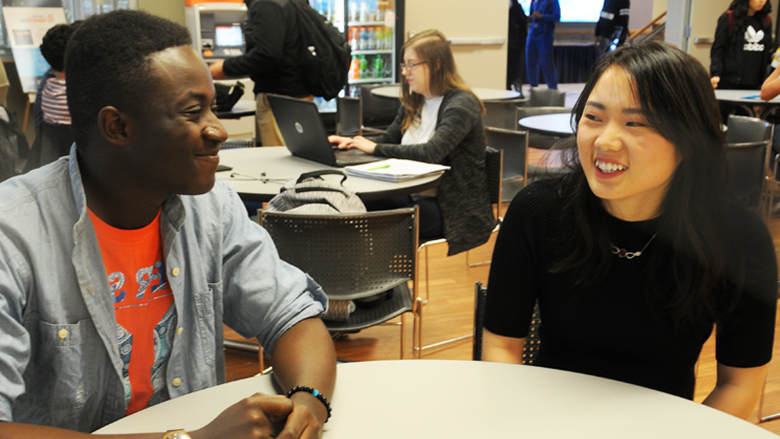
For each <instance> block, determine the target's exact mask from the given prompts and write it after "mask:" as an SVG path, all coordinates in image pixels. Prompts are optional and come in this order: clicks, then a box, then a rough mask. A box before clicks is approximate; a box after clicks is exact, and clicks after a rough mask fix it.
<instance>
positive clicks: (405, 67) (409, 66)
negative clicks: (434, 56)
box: [401, 61, 425, 72]
mask: <svg viewBox="0 0 780 439" xmlns="http://www.w3.org/2000/svg"><path fill="white" fill-rule="evenodd" d="M420 64H425V61H420V62H416V63H414V64H412V63H408V64H407V63H405V62H402V63H401V70H407V71H409V72H411V71H412V69H413V68H415V67H417V66H419V65H420Z"/></svg>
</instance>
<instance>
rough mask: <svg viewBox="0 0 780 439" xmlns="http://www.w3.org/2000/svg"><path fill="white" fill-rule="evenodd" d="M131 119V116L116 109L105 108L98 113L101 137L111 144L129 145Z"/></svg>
mask: <svg viewBox="0 0 780 439" xmlns="http://www.w3.org/2000/svg"><path fill="white" fill-rule="evenodd" d="M129 117H130V115H129V114H127V113H125V112H123V111H122V110H119V109H118V108H116V107H111V106H108V107H103V109H101V110H100V113H98V129H99V130H100V135H101V136H102V137H103V138H104V139H105V140H107V141H109V142H111V143H115V144H125V143H127V141H128V134H129V132H128V122H129Z"/></svg>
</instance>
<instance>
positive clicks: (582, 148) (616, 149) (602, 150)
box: [577, 66, 680, 221]
mask: <svg viewBox="0 0 780 439" xmlns="http://www.w3.org/2000/svg"><path fill="white" fill-rule="evenodd" d="M632 82H633V78H631V77H630V76H629V74H628V73H627V72H626V71H625V70H623V69H622V68H620V67H615V66H613V67H610V68H608V69H607V70H606V71H605V72H604V73H603V74H602V75H601V78H599V80H598V82H596V86H595V87H594V88H593V90H592V91H591V93H590V95H589V96H588V99H587V102H586V104H585V108H584V111H583V113H582V118H581V119H580V121H579V125H578V128H577V148H578V152H579V158H580V162H581V163H582V168H583V170H584V171H585V176H586V178H587V180H588V185H589V186H590V188H591V190H592V191H593V193H594V194H595V195H596V196H597V197H599V198H601V200H602V202H603V204H604V207H605V209H607V211H608V212H609V213H611V214H612V215H614V216H616V217H618V218H621V219H624V220H627V221H641V220H645V219H649V218H652V217H655V216H657V215H659V214H660V213H661V212H660V211H659V208H660V206H661V202H662V201H663V199H664V197H665V196H666V191H667V190H668V188H669V184H670V182H671V180H672V176H673V175H674V171H675V169H677V165H678V164H679V163H680V154H679V152H678V150H677V147H676V146H675V145H673V144H672V143H671V142H669V141H668V140H666V139H665V138H664V137H663V136H661V135H660V134H658V132H657V131H656V130H654V129H653V128H651V127H649V126H648V125H647V120H646V118H645V116H644V110H642V108H640V106H639V102H638V100H637V98H636V96H635V94H634V92H633V87H632Z"/></svg>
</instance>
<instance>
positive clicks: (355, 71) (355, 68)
mask: <svg viewBox="0 0 780 439" xmlns="http://www.w3.org/2000/svg"><path fill="white" fill-rule="evenodd" d="M349 79H360V61H359V60H358V59H357V57H356V56H353V57H352V62H351V63H349Z"/></svg>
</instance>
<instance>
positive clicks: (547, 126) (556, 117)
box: [518, 113, 574, 137]
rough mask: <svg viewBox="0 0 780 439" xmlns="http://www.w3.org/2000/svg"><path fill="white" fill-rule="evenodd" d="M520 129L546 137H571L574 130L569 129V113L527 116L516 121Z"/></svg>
mask: <svg viewBox="0 0 780 439" xmlns="http://www.w3.org/2000/svg"><path fill="white" fill-rule="evenodd" d="M518 123H519V124H520V126H521V127H522V128H525V129H526V130H528V131H531V132H533V133H538V134H544V135H547V136H559V137H565V136H571V135H572V134H574V130H573V129H572V127H571V113H555V114H539V115H537V116H528V117H524V118H522V119H520V120H519V121H518Z"/></svg>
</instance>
